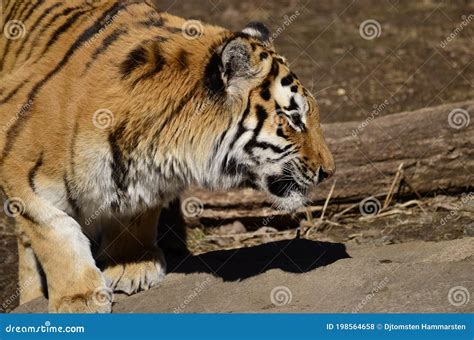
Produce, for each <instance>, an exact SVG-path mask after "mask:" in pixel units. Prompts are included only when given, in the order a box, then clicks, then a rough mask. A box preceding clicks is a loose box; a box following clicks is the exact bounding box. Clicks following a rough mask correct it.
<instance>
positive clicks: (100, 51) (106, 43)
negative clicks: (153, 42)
mask: <svg viewBox="0 0 474 340" xmlns="http://www.w3.org/2000/svg"><path fill="white" fill-rule="evenodd" d="M127 33H128V30H127V29H126V28H125V27H119V28H117V29H116V30H114V31H113V32H112V33H111V34H109V35H108V36H106V37H105V38H104V40H103V41H102V45H100V46H99V47H97V48H96V49H95V51H94V53H92V56H91V60H89V61H88V62H87V64H86V70H88V69H89V67H91V65H92V64H93V63H94V61H95V60H96V59H97V58H98V57H99V56H100V55H101V54H103V53H105V52H106V51H107V49H108V48H109V47H110V45H112V44H113V43H114V42H115V41H117V39H118V38H120V36H122V35H124V34H127Z"/></svg>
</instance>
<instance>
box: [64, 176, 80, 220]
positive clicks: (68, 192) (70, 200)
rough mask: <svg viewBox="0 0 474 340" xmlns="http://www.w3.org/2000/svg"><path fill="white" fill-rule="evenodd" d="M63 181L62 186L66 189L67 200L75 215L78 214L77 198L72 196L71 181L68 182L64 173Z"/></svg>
mask: <svg viewBox="0 0 474 340" xmlns="http://www.w3.org/2000/svg"><path fill="white" fill-rule="evenodd" d="M63 181H64V188H65V189H66V199H67V202H68V203H69V205H70V206H71V208H72V210H73V211H74V213H75V214H76V217H77V216H79V214H80V209H79V204H78V203H77V200H76V199H75V198H74V196H73V194H72V190H71V183H70V182H69V179H68V177H67V174H64V176H63Z"/></svg>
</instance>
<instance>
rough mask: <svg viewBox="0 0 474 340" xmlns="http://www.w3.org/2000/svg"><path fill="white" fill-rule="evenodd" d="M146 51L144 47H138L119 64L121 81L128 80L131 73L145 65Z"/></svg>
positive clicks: (146, 59)
mask: <svg viewBox="0 0 474 340" xmlns="http://www.w3.org/2000/svg"><path fill="white" fill-rule="evenodd" d="M147 61H148V58H147V51H146V48H145V47H144V46H138V47H137V48H135V49H133V50H132V51H131V52H130V53H129V54H128V55H127V57H126V58H125V60H124V61H123V62H122V63H121V64H120V72H121V73H122V79H126V78H128V77H129V76H130V75H131V74H132V72H133V71H135V70H136V69H137V68H138V67H140V66H143V65H145V64H146V63H147Z"/></svg>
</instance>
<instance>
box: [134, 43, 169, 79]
mask: <svg viewBox="0 0 474 340" xmlns="http://www.w3.org/2000/svg"><path fill="white" fill-rule="evenodd" d="M150 48H151V50H152V53H153V60H152V62H153V64H154V65H153V68H152V69H151V70H150V71H148V72H146V73H145V74H144V75H142V76H140V77H138V78H137V79H135V80H134V81H133V86H132V87H135V86H136V85H137V84H138V83H139V82H141V81H142V80H146V79H149V78H152V77H153V76H155V75H156V74H157V73H159V72H161V70H162V69H163V67H164V66H165V64H166V60H165V58H164V57H163V55H162V54H161V50H160V46H159V45H158V44H157V43H153V46H151V47H150ZM150 61H151V60H150Z"/></svg>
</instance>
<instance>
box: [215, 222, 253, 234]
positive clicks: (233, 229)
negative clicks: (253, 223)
mask: <svg viewBox="0 0 474 340" xmlns="http://www.w3.org/2000/svg"><path fill="white" fill-rule="evenodd" d="M246 232H247V229H246V228H245V226H244V225H243V224H242V223H241V222H239V221H235V222H234V223H230V224H226V225H223V226H222V227H220V228H219V231H218V234H219V235H233V234H242V233H246Z"/></svg>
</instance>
